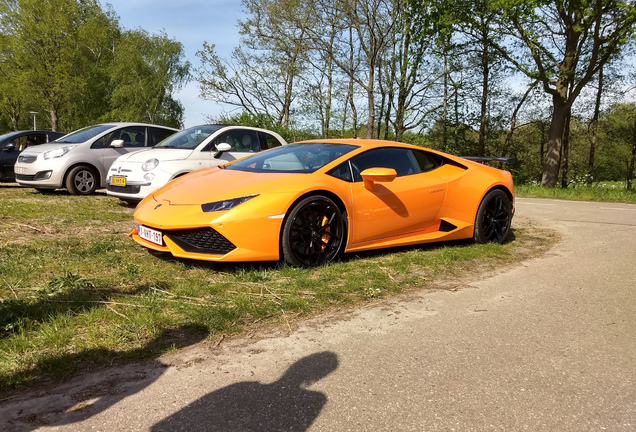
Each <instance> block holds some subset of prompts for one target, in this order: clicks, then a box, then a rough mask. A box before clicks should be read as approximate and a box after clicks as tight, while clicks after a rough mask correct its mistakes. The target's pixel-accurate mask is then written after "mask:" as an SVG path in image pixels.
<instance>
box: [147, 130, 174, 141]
mask: <svg viewBox="0 0 636 432" xmlns="http://www.w3.org/2000/svg"><path fill="white" fill-rule="evenodd" d="M149 129H150V139H149V140H148V141H149V143H148V145H149V146H155V145H157V144H159V143H160V142H161V141H163V140H165V139H166V138H168V137H169V136H170V135H172V134H174V133H175V131H173V130H170V129H161V128H154V127H151V128H149Z"/></svg>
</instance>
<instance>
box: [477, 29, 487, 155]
mask: <svg viewBox="0 0 636 432" xmlns="http://www.w3.org/2000/svg"><path fill="white" fill-rule="evenodd" d="M481 67H482V89H481V116H480V119H479V147H478V149H477V156H486V135H488V131H487V128H488V124H487V114H488V77H489V75H490V70H489V68H490V67H489V63H488V39H487V37H486V36H484V49H483V51H482V54H481Z"/></svg>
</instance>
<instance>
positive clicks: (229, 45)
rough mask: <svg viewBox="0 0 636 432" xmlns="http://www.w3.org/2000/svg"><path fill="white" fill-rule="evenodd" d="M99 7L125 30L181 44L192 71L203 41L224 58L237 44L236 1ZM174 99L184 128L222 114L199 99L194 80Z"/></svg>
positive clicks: (133, 1)
mask: <svg viewBox="0 0 636 432" xmlns="http://www.w3.org/2000/svg"><path fill="white" fill-rule="evenodd" d="M101 3H102V6H105V5H106V4H110V5H111V6H112V8H113V10H114V11H115V13H116V14H117V15H118V16H119V24H120V25H121V26H122V27H123V28H125V29H127V30H134V29H138V28H142V29H144V30H146V31H148V32H150V33H158V32H160V31H164V32H165V33H166V34H167V35H168V37H169V38H171V39H174V40H176V41H178V42H181V43H182V44H183V48H184V51H185V55H186V58H187V60H188V61H190V63H191V68H192V69H194V68H195V67H198V66H199V60H198V58H197V57H196V52H197V51H199V50H200V49H201V48H203V42H204V41H207V42H208V43H210V44H214V45H216V51H217V53H218V54H219V55H220V56H221V57H226V58H227V57H228V56H229V55H230V54H231V52H232V51H233V50H234V48H235V47H237V46H238V43H239V33H238V27H237V21H238V19H239V17H241V2H240V1H239V0H180V1H174V0H102V1H101ZM175 97H176V98H177V99H178V100H180V101H181V103H182V104H183V106H184V108H185V116H184V127H190V126H196V125H199V124H203V123H206V117H207V116H210V115H212V116H215V115H219V114H221V113H222V112H223V109H222V108H221V106H219V105H218V104H217V103H215V102H211V101H205V100H202V99H200V98H199V86H198V83H197V82H196V81H194V80H193V81H190V82H189V83H188V84H187V85H186V86H185V87H184V88H183V89H182V90H181V91H179V92H178V93H176V94H175ZM226 111H227V110H226Z"/></svg>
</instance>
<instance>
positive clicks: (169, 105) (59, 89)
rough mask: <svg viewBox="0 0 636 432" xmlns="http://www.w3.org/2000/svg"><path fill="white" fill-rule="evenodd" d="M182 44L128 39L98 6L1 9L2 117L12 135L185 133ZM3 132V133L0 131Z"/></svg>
mask: <svg viewBox="0 0 636 432" xmlns="http://www.w3.org/2000/svg"><path fill="white" fill-rule="evenodd" d="M183 57H184V51H183V46H182V45H181V43H179V42H176V41H174V40H172V39H169V38H168V37H167V36H166V35H165V34H159V35H151V34H148V33H147V32H145V31H143V30H132V31H125V30H122V29H121V28H120V26H119V22H118V18H117V15H116V14H115V12H114V11H113V10H112V9H111V8H110V6H107V7H106V8H102V6H101V5H100V3H99V2H98V1H96V0H81V1H80V0H56V1H54V2H50V1H41V0H1V1H0V112H1V113H2V117H3V118H4V121H5V124H6V126H9V127H10V128H11V129H13V130H19V129H27V130H28V129H31V127H32V126H30V125H31V124H32V116H31V115H30V114H29V112H31V111H34V112H38V113H39V115H38V117H37V121H38V127H39V128H40V129H49V128H50V129H52V130H60V131H72V130H75V129H78V128H80V127H85V126H88V125H90V124H94V123H97V122H100V121H105V120H115V121H145V122H148V123H159V124H165V125H168V126H180V125H181V123H182V120H183V106H182V105H181V103H180V102H179V101H177V100H175V99H174V98H173V93H174V92H175V91H177V90H179V88H180V87H181V85H183V84H184V82H185V80H186V79H187V78H188V77H189V67H190V65H189V63H188V62H185V61H184V60H183ZM0 126H1V125H0Z"/></svg>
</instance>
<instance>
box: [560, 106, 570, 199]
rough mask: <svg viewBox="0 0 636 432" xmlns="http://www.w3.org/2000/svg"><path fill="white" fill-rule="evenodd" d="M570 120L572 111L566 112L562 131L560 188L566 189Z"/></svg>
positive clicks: (568, 166) (568, 164)
mask: <svg viewBox="0 0 636 432" xmlns="http://www.w3.org/2000/svg"><path fill="white" fill-rule="evenodd" d="M571 119H572V110H571V109H570V110H569V112H568V116H567V118H566V119H565V128H564V129H563V155H562V158H563V167H562V169H561V187H562V188H563V189H565V188H567V187H568V169H569V168H570V120H571Z"/></svg>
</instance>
